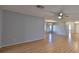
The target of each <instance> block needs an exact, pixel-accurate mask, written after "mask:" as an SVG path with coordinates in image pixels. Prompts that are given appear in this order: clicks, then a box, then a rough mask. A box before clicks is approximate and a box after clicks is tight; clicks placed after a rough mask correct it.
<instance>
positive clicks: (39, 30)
mask: <svg viewBox="0 0 79 59" xmlns="http://www.w3.org/2000/svg"><path fill="white" fill-rule="evenodd" d="M43 24H44V23H43V19H42V18H39V17H35V16H29V15H23V14H19V13H15V12H10V11H3V35H2V46H7V45H13V44H18V43H23V42H30V41H34V40H39V39H42V38H43V32H44V31H43V28H44V27H43V26H44V25H43Z"/></svg>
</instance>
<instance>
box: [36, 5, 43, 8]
mask: <svg viewBox="0 0 79 59" xmlns="http://www.w3.org/2000/svg"><path fill="white" fill-rule="evenodd" d="M36 7H37V8H41V9H42V8H44V6H42V5H36Z"/></svg>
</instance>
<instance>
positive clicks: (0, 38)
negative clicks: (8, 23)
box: [0, 10, 2, 47]
mask: <svg viewBox="0 0 79 59" xmlns="http://www.w3.org/2000/svg"><path fill="white" fill-rule="evenodd" d="M1 40H2V10H0V47H1V43H2V42H1Z"/></svg>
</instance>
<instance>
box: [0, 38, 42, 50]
mask: <svg viewBox="0 0 79 59" xmlns="http://www.w3.org/2000/svg"><path fill="white" fill-rule="evenodd" d="M42 39H43V38H42ZM36 40H41V39H34V40H28V41H24V42H17V43H12V44H6V45H2V46H1V47H0V48H2V47H7V46H12V45H16V44H21V43H27V42H33V41H36Z"/></svg>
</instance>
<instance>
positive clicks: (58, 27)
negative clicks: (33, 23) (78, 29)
mask: <svg viewBox="0 0 79 59" xmlns="http://www.w3.org/2000/svg"><path fill="white" fill-rule="evenodd" d="M54 32H56V33H57V34H60V35H66V34H67V29H66V24H64V23H60V22H57V23H55V24H54Z"/></svg>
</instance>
